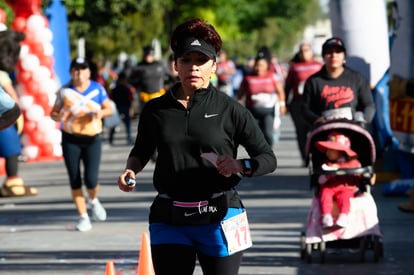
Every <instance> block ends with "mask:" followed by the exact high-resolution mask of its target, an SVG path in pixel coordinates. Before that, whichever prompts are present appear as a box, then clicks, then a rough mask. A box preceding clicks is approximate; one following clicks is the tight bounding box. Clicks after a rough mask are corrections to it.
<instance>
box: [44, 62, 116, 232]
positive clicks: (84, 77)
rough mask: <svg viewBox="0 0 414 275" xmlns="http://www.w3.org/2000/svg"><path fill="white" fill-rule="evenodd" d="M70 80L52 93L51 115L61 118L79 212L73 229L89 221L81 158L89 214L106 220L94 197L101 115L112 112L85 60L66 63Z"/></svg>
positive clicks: (84, 226) (88, 225) (87, 227)
mask: <svg viewBox="0 0 414 275" xmlns="http://www.w3.org/2000/svg"><path fill="white" fill-rule="evenodd" d="M70 75H71V81H70V82H69V83H68V84H67V85H64V86H63V87H62V88H61V89H60V90H59V91H58V92H57V96H56V101H55V104H54V106H53V108H52V112H51V118H52V119H53V120H55V121H61V127H62V151H63V158H64V161H65V165H66V169H67V172H68V175H69V182H70V187H71V190H72V198H73V201H74V203H75V206H76V209H77V211H78V213H79V215H80V219H79V223H78V224H77V226H76V229H77V230H79V231H88V230H90V229H92V224H91V221H90V218H89V215H88V212H87V204H86V199H85V196H84V194H83V190H82V177H81V167H80V166H81V161H83V165H84V183H85V185H86V187H87V192H88V195H89V200H90V204H91V206H92V214H93V217H94V218H95V219H96V220H98V221H104V220H106V211H105V208H104V207H103V206H102V204H101V203H100V202H99V199H98V191H99V184H98V174H99V165H100V161H101V150H102V139H103V137H102V135H103V134H102V132H103V127H102V118H104V117H106V116H110V115H111V114H112V106H111V104H110V100H109V97H108V94H107V92H106V90H105V89H104V87H103V86H102V85H100V84H99V83H97V82H95V81H93V80H90V75H91V72H90V69H89V64H88V62H87V61H86V60H85V59H83V58H80V57H78V58H75V59H73V60H72V62H71V65H70Z"/></svg>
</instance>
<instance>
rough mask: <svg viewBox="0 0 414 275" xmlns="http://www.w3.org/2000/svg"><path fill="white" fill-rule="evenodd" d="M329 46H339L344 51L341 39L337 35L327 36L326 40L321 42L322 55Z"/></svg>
mask: <svg viewBox="0 0 414 275" xmlns="http://www.w3.org/2000/svg"><path fill="white" fill-rule="evenodd" d="M330 48H339V49H341V50H342V51H343V52H345V53H346V49H345V44H344V42H343V41H342V39H341V38H338V37H332V38H329V39H328V40H326V41H325V43H323V45H322V55H324V54H325V53H326V51H327V50H328V49H330Z"/></svg>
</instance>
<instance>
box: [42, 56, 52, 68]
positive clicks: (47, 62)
mask: <svg viewBox="0 0 414 275" xmlns="http://www.w3.org/2000/svg"><path fill="white" fill-rule="evenodd" d="M53 63H54V59H53V57H52V56H47V55H44V56H42V57H40V64H41V65H43V66H45V67H47V68H49V69H52V67H53Z"/></svg>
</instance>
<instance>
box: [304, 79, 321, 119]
mask: <svg viewBox="0 0 414 275" xmlns="http://www.w3.org/2000/svg"><path fill="white" fill-rule="evenodd" d="M315 90H316V88H315V85H314V83H313V81H312V79H308V80H307V81H306V82H305V87H304V89H303V95H302V114H303V117H304V118H305V119H306V121H307V122H308V123H310V124H313V123H314V122H315V121H316V120H317V119H318V118H319V117H320V116H319V115H318V114H317V113H315V111H314V110H313V108H315V103H314V102H313V100H314V99H315V97H316V96H317V95H316V93H317V91H315Z"/></svg>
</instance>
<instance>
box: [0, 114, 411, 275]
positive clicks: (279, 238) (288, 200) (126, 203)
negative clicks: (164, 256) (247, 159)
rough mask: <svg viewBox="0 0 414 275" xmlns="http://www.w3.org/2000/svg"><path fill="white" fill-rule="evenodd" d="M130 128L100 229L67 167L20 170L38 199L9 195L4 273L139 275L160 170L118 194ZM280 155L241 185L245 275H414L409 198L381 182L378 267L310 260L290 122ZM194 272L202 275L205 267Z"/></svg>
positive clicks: (0, 267)
mask: <svg viewBox="0 0 414 275" xmlns="http://www.w3.org/2000/svg"><path fill="white" fill-rule="evenodd" d="M122 131H123V128H121V132H119V133H118V134H117V135H116V141H115V146H113V147H107V146H105V148H104V153H103V159H102V165H101V171H100V179H101V186H102V187H101V192H100V199H101V201H102V203H103V204H104V206H105V207H106V209H107V212H108V220H107V221H106V222H94V223H93V229H92V230H91V231H89V232H84V233H81V232H78V231H76V230H75V224H76V222H77V219H78V217H77V214H76V211H75V208H74V205H73V203H72V201H71V198H70V189H69V185H68V182H67V175H66V171H65V168H64V164H63V162H62V161H54V162H42V163H22V164H21V165H20V171H21V173H20V174H21V176H22V177H23V178H24V180H25V181H26V183H27V184H29V185H31V186H35V187H37V188H38V190H39V194H38V195H37V196H35V197H25V198H0V243H1V245H0V274H68V275H70V274H82V275H83V274H85V275H86V274H88V275H89V274H105V266H106V263H107V262H108V261H113V262H114V263H115V269H116V271H117V274H124V275H129V274H136V268H137V261H138V256H139V249H140V243H141V234H142V232H145V231H146V230H147V215H148V208H149V205H150V203H151V200H152V198H153V197H154V195H155V192H154V189H153V187H152V185H151V176H152V171H153V165H152V164H149V165H148V166H147V167H146V168H145V170H144V171H143V173H141V174H140V175H139V176H138V179H137V180H138V185H137V187H136V190H135V191H134V192H132V193H123V192H121V191H119V190H118V188H117V185H116V179H117V176H118V174H119V173H120V172H121V171H122V170H123V168H124V163H125V160H126V158H127V155H128V152H129V147H128V146H126V145H125V144H126V142H125V138H124V135H123V132H122ZM274 150H275V152H276V155H277V158H278V169H277V170H276V171H275V172H274V173H273V174H270V175H267V176H263V177H258V178H252V179H243V181H242V182H241V183H240V184H239V186H238V190H239V192H240V194H241V197H242V199H243V202H244V204H245V206H246V208H247V214H248V217H249V222H250V228H251V233H252V238H253V247H252V248H250V249H249V250H247V252H246V253H245V256H244V258H243V261H242V266H241V268H240V274H242V275H244V274H250V275H252V274H279V275H310V274H324V275H330V274H335V275H345V274H347V275H348V274H389V275H391V274H398V275H408V274H414V261H413V259H414V257H413V256H412V255H413V252H412V249H413V247H414V238H413V228H414V219H413V218H414V214H410V213H403V212H400V211H399V210H398V209H397V205H398V203H400V202H404V201H406V200H407V199H406V198H404V197H384V196H382V194H381V189H382V186H381V185H382V183H377V184H376V186H375V187H374V188H373V196H374V199H375V201H376V204H377V208H378V216H379V220H380V227H381V230H382V232H383V245H384V256H383V258H381V259H380V260H379V262H378V263H374V261H373V255H371V254H370V253H368V252H369V251H368V252H367V255H366V261H365V262H363V263H361V262H360V261H359V256H358V253H355V251H353V252H352V251H349V250H345V249H344V250H339V251H338V250H335V251H327V254H326V261H325V263H324V264H321V263H319V261H318V256H317V255H316V256H315V259H314V261H313V262H312V263H310V264H308V263H306V262H305V261H303V260H301V258H300V234H301V232H303V231H304V230H305V223H306V218H307V214H308V212H309V208H310V203H311V196H312V193H311V191H310V190H309V175H308V170H307V168H303V167H301V162H300V160H299V152H298V150H297V147H296V141H295V134H294V131H293V126H292V123H291V120H290V117H289V116H286V117H284V118H283V120H282V128H281V139H280V141H279V142H278V143H277V144H275V146H274ZM241 154H243V152H242V151H241ZM194 274H201V271H200V269H199V267H197V268H196V271H195V273H194ZM173 275H175V274H173Z"/></svg>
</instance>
